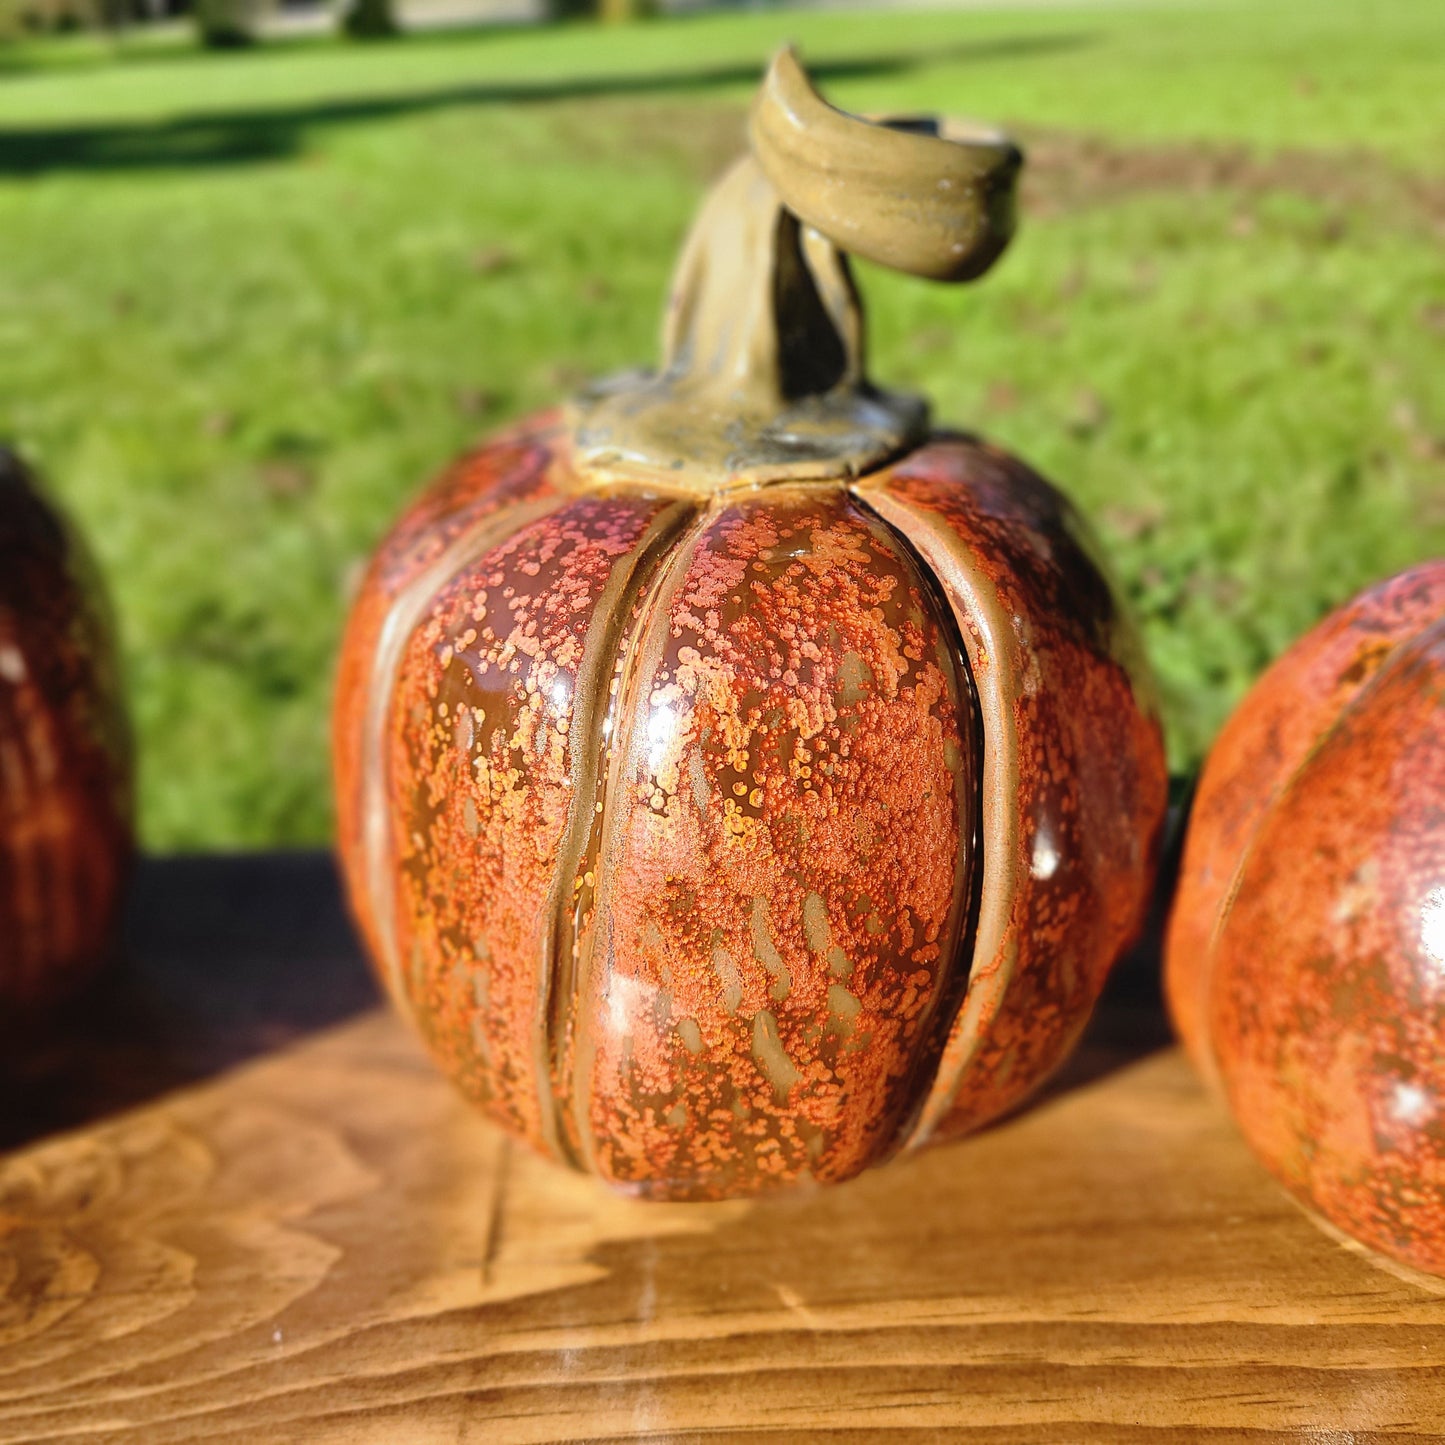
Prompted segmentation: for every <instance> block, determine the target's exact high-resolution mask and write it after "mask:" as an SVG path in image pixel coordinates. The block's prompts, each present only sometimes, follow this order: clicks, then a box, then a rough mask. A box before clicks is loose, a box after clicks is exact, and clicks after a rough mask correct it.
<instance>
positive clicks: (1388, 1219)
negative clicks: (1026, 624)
mask: <svg viewBox="0 0 1445 1445" xmlns="http://www.w3.org/2000/svg"><path fill="white" fill-rule="evenodd" d="M1166 981H1167V986H1168V994H1169V1001H1170V1006H1171V1008H1172V1011H1173V1014H1174V1017H1175V1020H1176V1022H1177V1024H1178V1027H1179V1030H1180V1033H1181V1035H1182V1037H1183V1039H1184V1041H1185V1044H1186V1045H1187V1047H1188V1048H1189V1050H1190V1052H1191V1054H1192V1055H1193V1057H1194V1059H1195V1062H1196V1064H1197V1065H1198V1066H1199V1068H1200V1069H1201V1071H1202V1072H1203V1073H1204V1075H1205V1076H1206V1077H1207V1078H1208V1079H1210V1080H1212V1081H1213V1082H1214V1083H1215V1084H1216V1085H1218V1086H1219V1087H1220V1088H1222V1090H1223V1093H1224V1096H1225V1098H1226V1099H1227V1101H1228V1103H1229V1105H1230V1107H1231V1109H1232V1110H1233V1112H1234V1115H1235V1117H1236V1119H1237V1120H1238V1121H1239V1125H1240V1127H1241V1129H1242V1130H1243V1131H1244V1134H1245V1137H1246V1138H1247V1139H1248V1141H1249V1142H1250V1144H1251V1145H1252V1146H1253V1148H1254V1149H1255V1151H1256V1153H1258V1154H1259V1156H1260V1157H1261V1158H1262V1159H1263V1160H1264V1162H1265V1164H1266V1165H1268V1166H1269V1168H1270V1169H1271V1170H1272V1171H1273V1172H1274V1173H1275V1175H1277V1176H1278V1177H1279V1178H1280V1179H1281V1180H1282V1181H1283V1182H1284V1183H1285V1184H1286V1185H1287V1186H1288V1187H1289V1189H1290V1190H1291V1191H1292V1192H1293V1193H1294V1194H1295V1195H1296V1196H1297V1197H1298V1198H1299V1199H1300V1200H1301V1202H1303V1203H1304V1204H1305V1205H1306V1206H1307V1207H1308V1208H1309V1209H1311V1210H1312V1211H1314V1212H1315V1213H1316V1214H1317V1215H1319V1216H1321V1217H1323V1218H1324V1219H1325V1220H1326V1221H1327V1222H1329V1223H1330V1224H1332V1225H1333V1226H1335V1227H1336V1228H1337V1229H1339V1230H1342V1231H1344V1232H1345V1233H1346V1234H1349V1235H1351V1236H1353V1237H1354V1238H1356V1239H1358V1240H1360V1241H1362V1242H1363V1243H1365V1244H1367V1245H1369V1246H1370V1247H1371V1248H1373V1249H1375V1250H1378V1251H1380V1252H1381V1253H1383V1254H1386V1255H1390V1256H1392V1257H1394V1258H1395V1259H1397V1260H1399V1261H1401V1262H1403V1263H1405V1264H1408V1265H1410V1266H1413V1267H1415V1268H1417V1269H1421V1270H1425V1271H1428V1272H1432V1273H1435V1274H1445V561H1435V562H1428V563H1425V564H1423V565H1422V566H1419V567H1416V568H1413V569H1411V570H1410V571H1407V572H1404V573H1401V574H1400V575H1399V576H1398V577H1394V578H1391V579H1390V580H1389V581H1386V582H1383V583H1381V584H1379V585H1378V586H1375V587H1372V588H1370V589H1369V590H1368V591H1366V592H1364V593H1362V594H1361V595H1360V596H1358V597H1356V598H1355V599H1354V600H1353V601H1352V602H1350V603H1348V604H1347V605H1346V606H1344V607H1342V608H1340V610H1339V611H1337V612H1336V613H1334V614H1333V615H1332V616H1331V617H1329V618H1327V619H1326V620H1325V621H1324V622H1323V623H1321V624H1320V626H1319V627H1317V628H1316V629H1315V630H1314V631H1312V632H1310V633H1309V634H1308V635H1307V636H1305V637H1304V638H1303V639H1302V640H1301V641H1299V642H1298V643H1296V644H1295V646H1294V647H1293V648H1291V649H1290V650H1289V651H1288V652H1286V653H1285V654H1284V656H1282V657H1281V658H1280V659H1279V661H1278V662H1276V663H1275V665H1274V666H1273V667H1272V668H1271V669H1270V670H1269V671H1268V672H1266V673H1265V674H1264V676H1263V677H1262V678H1261V679H1260V681H1259V682H1258V683H1257V684H1256V685H1255V687H1254V689H1253V690H1252V691H1251V692H1250V694H1249V695H1248V696H1247V697H1246V698H1245V700H1244V702H1243V704H1242V705H1241V706H1240V707H1239V709H1238V710H1237V711H1236V712H1235V714H1234V716H1233V717H1232V718H1231V719H1230V721H1229V723H1228V724H1227V726H1226V727H1225V728H1224V730H1223V732H1222V733H1221V734H1220V736H1219V740H1218V742H1217V743H1216V744H1215V746H1214V749H1213V751H1212V752H1211V754H1210V757H1209V761H1208V764H1207V766H1206V767H1205V770H1204V773H1203V776H1202V778H1201V780H1200V785H1199V791H1198V796H1197V799H1196V802H1195V805H1194V810H1193V817H1192V819H1191V823H1190V827H1189V832H1188V835H1187V838H1186V843H1185V851H1184V857H1183V864H1182V872H1181V877H1180V884H1179V891H1178V894H1177V896H1176V899H1175V904H1174V910H1173V914H1172V917H1171V920H1170V924H1169V932H1168V938H1167V949H1166Z"/></svg>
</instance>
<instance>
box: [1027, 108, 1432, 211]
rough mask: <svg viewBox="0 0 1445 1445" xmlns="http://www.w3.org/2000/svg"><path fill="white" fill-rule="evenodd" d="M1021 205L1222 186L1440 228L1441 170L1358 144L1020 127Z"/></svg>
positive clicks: (1082, 203)
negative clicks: (1169, 139) (1305, 145)
mask: <svg viewBox="0 0 1445 1445" xmlns="http://www.w3.org/2000/svg"><path fill="white" fill-rule="evenodd" d="M1022 139H1023V143H1024V145H1025V147H1026V149H1027V152H1028V167H1027V168H1026V170H1025V172H1024V195H1023V199H1024V204H1025V206H1026V208H1027V210H1028V212H1029V213H1030V214H1031V215H1034V216H1037V217H1041V218H1045V217H1049V216H1055V215H1065V214H1068V213H1070V212H1075V211H1080V210H1084V209H1087V208H1088V207H1090V206H1097V205H1107V204H1109V203H1110V202H1112V201H1117V200H1121V199H1124V198H1126V197H1129V196H1135V195H1141V194H1146V193H1149V192H1164V191H1172V192H1179V191H1185V192H1192V193H1198V194H1203V193H1205V192H1209V191H1229V192H1233V193H1235V194H1239V195H1242V196H1246V197H1251V198H1254V197H1261V196H1266V195H1277V194H1281V193H1284V194H1289V195H1296V196H1302V197H1304V198H1305V199H1307V200H1310V201H1314V202H1316V203H1318V204H1319V205H1321V206H1323V207H1325V208H1327V209H1329V210H1331V211H1335V212H1339V213H1341V214H1343V213H1344V212H1360V211H1368V212H1369V213H1370V214H1371V215H1372V216H1374V217H1376V218H1377V220H1378V221H1379V222H1383V223H1385V224H1388V225H1390V226H1392V227H1398V226H1409V227H1416V226H1424V227H1427V228H1428V229H1430V230H1432V231H1434V232H1436V233H1438V234H1442V235H1445V176H1433V175H1419V174H1413V173H1410V172H1408V171H1404V170H1401V169H1400V168H1399V167H1397V166H1395V165H1394V164H1393V163H1392V162H1390V161H1387V160H1385V159H1383V158H1382V157H1380V156H1379V155H1376V154H1374V153H1372V152H1370V151H1368V150H1358V151H1304V150H1283V151H1275V152H1272V153H1266V154H1261V153H1259V152H1256V151H1254V150H1251V149H1250V148H1249V147H1248V146H1243V145H1221V144H1218V143H1209V142H1188V143H1182V144H1172V145H1122V144H1120V143H1119V142H1117V141H1113V140H1106V139H1104V138H1102V137H1099V136H1089V135H1079V134H1071V133H1067V132H1062V133H1061V132H1037V131H1035V132H1028V131H1026V132H1025V133H1024V135H1023V137H1022Z"/></svg>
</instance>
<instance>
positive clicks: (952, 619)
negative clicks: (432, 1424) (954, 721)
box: [849, 488, 989, 1163]
mask: <svg viewBox="0 0 1445 1445" xmlns="http://www.w3.org/2000/svg"><path fill="white" fill-rule="evenodd" d="M849 494H850V496H851V498H852V500H853V502H854V504H855V505H856V506H857V507H858V508H859V509H860V510H861V511H862V512H863V513H865V514H866V515H867V516H868V518H869V519H870V520H871V521H873V522H874V523H875V524H876V525H877V526H878V528H879V529H880V530H881V531H882V532H883V533H884V534H885V535H886V536H887V538H888V540H889V542H890V543H891V544H892V545H893V547H894V548H895V549H896V550H897V552H898V554H899V555H900V556H901V557H905V558H907V560H908V561H909V562H910V563H911V564H912V565H913V569H914V572H915V577H916V581H917V584H918V588H919V590H920V591H921V592H922V593H923V594H924V596H926V597H927V598H928V600H929V603H930V605H931V607H932V609H933V612H934V616H935V618H936V621H937V624H938V628H939V631H940V632H941V633H942V634H943V636H944V637H945V638H946V639H947V642H948V651H949V657H950V661H951V663H952V664H953V668H954V671H955V673H956V675H957V678H958V688H957V691H958V700H959V721H960V724H961V725H962V727H963V728H966V729H967V730H968V731H969V732H970V733H971V738H970V741H971V743H972V746H971V748H970V749H969V753H970V756H969V757H968V758H967V759H966V760H965V763H964V766H962V767H961V768H960V769H959V777H958V782H957V787H958V798H957V806H958V850H959V858H958V861H957V863H956V864H955V869H954V899H953V904H952V906H951V907H950V909H949V914H948V920H947V923H946V925H945V934H944V936H945V938H946V943H945V946H944V947H943V949H942V951H941V953H940V957H939V971H940V978H939V984H938V993H937V1001H936V1003H935V1005H934V1010H933V1016H932V1017H931V1018H929V1019H928V1020H927V1021H926V1023H925V1026H924V1028H923V1029H922V1030H921V1031H920V1033H921V1034H922V1041H921V1043H920V1046H919V1048H918V1050H917V1055H916V1062H915V1064H914V1069H913V1075H912V1078H911V1079H910V1080H909V1084H908V1087H907V1089H906V1091H905V1092H907V1093H908V1094H909V1095H910V1096H911V1097H912V1099H913V1103H912V1105H911V1106H910V1107H909V1109H908V1110H907V1111H906V1112H905V1113H904V1114H903V1116H902V1117H901V1118H900V1119H899V1121H898V1125H897V1127H896V1129H895V1130H894V1133H893V1137H892V1138H891V1139H889V1140H887V1141H885V1143H884V1144H883V1146H882V1148H881V1149H880V1151H879V1155H878V1158H877V1159H876V1160H875V1161H874V1162H875V1163H881V1162H882V1161H883V1160H885V1159H888V1158H890V1157H891V1156H892V1155H894V1154H896V1153H897V1152H898V1151H899V1150H900V1149H902V1148H904V1147H905V1146H906V1145H907V1144H908V1142H909V1141H910V1139H911V1138H912V1137H913V1134H914V1132H915V1129H916V1126H917V1124H918V1121H919V1117H920V1115H921V1114H922V1111H923V1105H924V1102H925V1100H927V1099H928V1097H929V1095H930V1094H931V1093H932V1091H933V1086H934V1083H935V1081H936V1080H937V1078H938V1071H939V1066H940V1064H941V1063H942V1061H943V1051H944V1048H945V1046H946V1045H947V1043H948V1038H949V1035H950V1033H951V1032H952V1029H953V1024H954V1020H955V1019H956V1018H957V1017H958V1014H959V1010H960V1009H961V1008H962V1007H963V1000H964V995H965V994H966V992H967V990H968V983H969V978H970V975H971V973H972V969H973V963H974V949H975V947H976V944H977V938H978V921H979V908H980V903H981V900H982V897H983V877H984V870H985V868H986V866H987V862H988V859H987V853H986V850H985V848H984V837H983V816H982V813H983V810H982V808H981V807H980V805H979V800H980V798H981V795H982V792H983V787H982V781H983V777H984V769H985V768H986V767H987V765H988V761H987V760H988V753H989V742H988V730H987V729H986V728H985V726H984V719H983V710H982V707H981V705H980V702H979V695H978V685H977V683H976V682H975V680H974V676H973V668H972V666H971V665H970V663H969V659H968V650H967V649H966V648H965V647H964V643H963V631H962V628H961V627H960V625H959V619H958V617H957V616H956V615H955V612H954V607H953V604H952V602H951V601H950V600H949V597H948V592H947V589H946V588H945V587H944V585H943V583H942V582H941V581H940V580H939V578H938V576H937V575H936V574H935V572H934V570H933V568H932V566H931V565H930V564H929V561H928V559H927V558H926V557H925V556H924V555H923V554H922V553H921V552H920V551H919V549H918V547H917V546H916V545H915V544H914V542H913V540H912V538H910V537H909V535H908V533H907V532H906V531H905V530H904V529H903V528H902V527H900V526H899V525H897V523H896V522H894V521H890V520H889V519H888V518H887V517H885V516H884V515H883V513H882V512H881V511H880V510H879V509H878V508H877V507H875V506H874V505H873V503H872V501H870V500H869V499H868V498H866V497H864V496H861V495H860V494H859V493H858V491H857V490H856V489H855V488H849Z"/></svg>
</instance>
